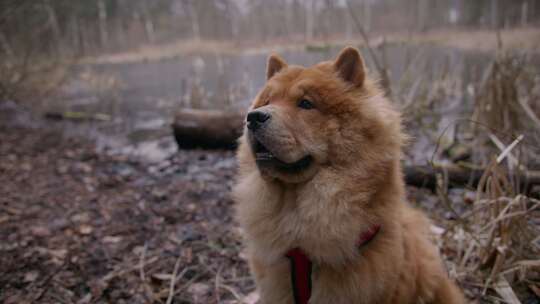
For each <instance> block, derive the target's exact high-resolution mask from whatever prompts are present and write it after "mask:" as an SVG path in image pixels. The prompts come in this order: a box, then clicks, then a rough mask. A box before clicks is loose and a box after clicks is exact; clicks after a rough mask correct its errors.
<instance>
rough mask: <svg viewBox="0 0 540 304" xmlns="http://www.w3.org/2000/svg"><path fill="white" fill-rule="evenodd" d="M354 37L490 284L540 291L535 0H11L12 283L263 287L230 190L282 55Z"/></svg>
mask: <svg viewBox="0 0 540 304" xmlns="http://www.w3.org/2000/svg"><path fill="white" fill-rule="evenodd" d="M346 45H352V46H355V47H358V48H359V49H361V51H362V53H363V55H364V58H365V60H366V62H367V64H368V68H369V72H370V74H371V76H372V77H374V78H377V79H379V84H380V86H381V88H382V90H383V91H384V93H385V94H386V96H387V97H388V98H390V99H391V100H392V101H393V102H394V104H395V105H396V107H397V108H399V109H400V110H401V111H402V112H403V117H404V121H405V125H406V129H407V132H408V133H409V134H410V135H411V136H412V140H411V143H410V145H409V146H408V147H407V148H406V149H405V153H404V157H403V165H404V170H405V176H406V181H407V184H408V197H409V200H410V201H411V203H412V204H414V205H415V206H418V207H419V208H422V209H424V210H425V211H427V212H428V213H429V215H430V217H431V218H432V219H433V220H434V225H433V232H434V234H435V235H436V238H437V242H438V245H439V246H440V248H441V252H442V253H443V255H444V257H445V261H446V263H447V268H448V269H449V273H450V275H451V276H452V277H453V278H455V279H456V280H457V281H458V282H459V284H460V285H461V287H462V288H463V289H464V290H465V292H466V295H467V296H468V297H469V300H471V302H473V303H540V301H539V300H538V299H539V295H540V283H539V282H540V274H539V268H540V260H539V259H538V257H539V256H540V250H539V248H540V239H539V238H538V235H539V234H538V232H539V227H540V221H539V218H540V212H539V209H538V208H539V201H538V198H539V197H540V191H539V185H540V148H539V147H540V74H539V69H540V2H538V1H537V0H512V1H511V0H474V1H471V0H399V1H398V0H339V1H328V0H275V1H266V0H251V1H250V0H93V1H89V0H2V1H0V197H1V198H0V302H5V303H31V302H38V303H41V302H43V303H53V302H54V303H58V302H61V303H109V302H112V303H121V302H126V303H153V302H157V303H173V302H174V303H255V302H256V298H257V294H256V292H255V291H254V285H253V282H252V281H251V279H250V277H249V274H248V271H247V266H246V264H245V261H244V257H243V255H242V246H241V231H238V228H237V226H236V224H235V223H234V220H233V216H234V212H233V207H232V204H233V202H232V200H231V198H230V196H229V191H230V188H231V186H232V184H233V178H234V175H235V166H236V163H235V159H234V145H235V139H236V138H237V137H238V136H239V134H240V133H241V131H242V126H243V115H244V114H243V113H244V111H245V109H246V108H247V107H248V106H249V104H250V102H251V100H252V99H253V98H254V96H255V95H256V94H257V92H258V90H259V89H260V88H261V87H262V86H263V85H264V82H265V65H266V58H267V57H268V55H269V54H270V53H271V52H277V53H279V54H281V55H282V56H283V57H284V58H285V59H286V60H287V61H288V62H289V63H293V64H300V65H312V64H315V63H317V62H319V61H322V60H329V59H332V58H334V57H335V56H336V55H337V53H338V52H339V50H340V49H341V48H342V47H343V46H346Z"/></svg>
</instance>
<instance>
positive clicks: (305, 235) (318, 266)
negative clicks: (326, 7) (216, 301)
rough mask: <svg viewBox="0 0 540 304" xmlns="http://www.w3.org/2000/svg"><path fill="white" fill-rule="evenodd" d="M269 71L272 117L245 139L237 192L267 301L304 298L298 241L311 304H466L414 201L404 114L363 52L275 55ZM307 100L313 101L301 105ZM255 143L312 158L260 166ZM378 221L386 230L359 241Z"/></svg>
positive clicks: (266, 98)
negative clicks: (310, 57)
mask: <svg viewBox="0 0 540 304" xmlns="http://www.w3.org/2000/svg"><path fill="white" fill-rule="evenodd" d="M267 79H268V81H267V83H266V85H265V87H264V88H263V90H262V91H261V92H260V93H259V94H258V96H257V97H256V98H255V100H254V102H253V104H252V107H251V108H250V110H251V111H263V112H265V113H267V114H269V115H270V116H271V118H270V119H269V120H268V121H266V122H264V126H262V127H261V128H259V129H257V130H248V129H247V128H246V130H245V132H244V136H243V137H242V138H241V139H240V147H239V149H238V161H239V176H238V181H237V185H236V187H235V189H234V197H235V199H236V201H237V216H238V221H239V222H240V224H241V227H242V228H243V230H244V232H245V242H246V247H247V252H248V256H249V262H250V267H251V271H252V273H253V275H254V277H255V280H256V283H257V287H258V290H259V292H260V296H261V302H262V303H264V304H276V303H277V304H281V303H294V299H293V294H292V286H291V285H292V283H291V279H290V265H289V261H288V260H287V258H286V257H285V253H286V252H287V251H288V250H290V249H291V248H295V247H300V248H301V249H302V250H303V251H304V252H305V253H306V255H307V256H309V258H310V259H311V260H312V261H313V265H314V269H313V273H312V284H313V285H312V295H311V299H310V303H311V304H322V303H325V304H328V303H334V304H338V303H343V304H350V303H463V302H464V300H463V297H462V295H461V292H460V291H459V290H458V288H457V287H456V286H455V285H454V283H452V282H451V281H450V280H449V278H448V277H447V274H446V271H445V269H444V267H443V264H442V262H441V259H440V257H439V254H438V251H437V248H436V247H435V246H434V245H433V244H432V243H431V241H430V235H429V223H428V220H427V218H426V217H425V216H424V215H423V214H422V213H420V212H419V211H416V210H414V209H413V208H411V207H410V206H409V205H408V204H407V203H406V201H405V193H404V191H405V187H404V182H403V176H402V172H401V165H400V156H401V147H402V145H403V144H404V141H405V138H406V137H405V135H404V134H403V133H402V130H401V121H400V116H399V113H397V112H396V111H395V110H394V109H393V107H392V105H391V104H390V103H389V101H388V100H386V98H385V97H383V95H382V94H381V91H380V90H379V89H378V88H377V86H376V85H375V84H374V83H373V82H372V81H371V80H370V79H369V78H368V77H367V75H366V70H365V67H364V62H363V60H362V57H361V56H360V54H359V52H358V51H357V50H356V49H354V48H346V49H344V50H343V51H342V52H341V53H340V55H339V56H338V57H337V59H336V60H335V61H329V62H322V63H319V64H317V65H315V66H313V67H309V68H304V67H299V66H288V65H287V64H286V63H285V61H284V60H283V59H282V58H280V57H279V56H277V55H272V56H270V58H269V60H268V67H267ZM303 99H306V100H309V101H310V102H312V104H313V105H314V108H313V109H303V108H301V107H299V104H298V102H299V100H303ZM255 142H260V143H261V144H263V145H264V146H265V147H266V148H267V149H268V150H269V151H270V152H271V153H272V155H273V156H274V157H276V158H277V159H279V161H280V163H286V164H287V163H294V162H295V161H298V160H299V159H301V158H302V157H305V156H309V158H310V160H311V162H310V163H309V165H308V166H307V167H302V168H300V169H294V170H285V169H283V168H282V167H280V166H278V165H275V164H273V163H272V162H265V161H260V162H259V161H258V159H257V154H256V151H255V150H254V149H255V146H256V144H255ZM373 225H380V227H381V229H380V232H379V233H378V234H377V235H376V236H375V238H374V239H373V240H372V241H371V242H370V243H369V244H366V245H365V246H363V247H361V248H360V249H358V248H357V247H356V246H355V244H356V242H357V239H358V236H359V235H360V234H361V233H362V232H364V231H366V230H368V229H370V227H373Z"/></svg>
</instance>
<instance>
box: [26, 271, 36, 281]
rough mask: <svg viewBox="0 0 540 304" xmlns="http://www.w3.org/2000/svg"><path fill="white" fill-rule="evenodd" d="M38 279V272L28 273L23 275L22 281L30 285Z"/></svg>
mask: <svg viewBox="0 0 540 304" xmlns="http://www.w3.org/2000/svg"><path fill="white" fill-rule="evenodd" d="M38 277H39V272H37V271H30V272H27V273H26V274H25V275H24V279H23V281H24V282H26V283H31V282H34V281H35V280H36V279H37V278H38Z"/></svg>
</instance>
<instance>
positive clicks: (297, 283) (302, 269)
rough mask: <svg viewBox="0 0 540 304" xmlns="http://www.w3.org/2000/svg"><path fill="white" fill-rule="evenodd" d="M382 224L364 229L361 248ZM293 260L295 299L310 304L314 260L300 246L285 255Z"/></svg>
mask: <svg viewBox="0 0 540 304" xmlns="http://www.w3.org/2000/svg"><path fill="white" fill-rule="evenodd" d="M380 229H381V226H380V225H374V226H372V227H371V228H370V229H369V230H367V231H364V232H362V233H361V234H360V237H359V238H358V243H357V247H358V248H360V247H362V246H364V245H366V244H367V243H369V242H370V241H371V240H373V239H374V238H375V236H376V235H377V233H379V230H380ZM285 256H286V257H287V258H289V260H290V261H291V280H292V286H293V294H294V301H295V303H296V304H308V301H309V298H310V297H311V269H312V266H313V265H312V264H313V263H312V262H311V260H310V259H309V258H308V256H307V255H306V254H305V253H304V251H302V249H300V248H294V249H291V250H289V251H288V252H287V254H286V255H285Z"/></svg>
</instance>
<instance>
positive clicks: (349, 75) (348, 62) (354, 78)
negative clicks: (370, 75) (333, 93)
mask: <svg viewBox="0 0 540 304" xmlns="http://www.w3.org/2000/svg"><path fill="white" fill-rule="evenodd" d="M334 68H335V69H336V71H337V72H338V74H339V76H340V77H341V78H343V80H345V81H347V82H350V83H352V84H353V85H355V86H357V87H361V86H362V85H363V84H364V80H365V77H366V68H365V65H364V59H362V55H360V52H359V51H358V50H357V49H355V48H353V47H350V46H349V47H346V48H344V49H343V50H342V51H341V53H339V55H338V56H337V58H336V61H335V62H334Z"/></svg>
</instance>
